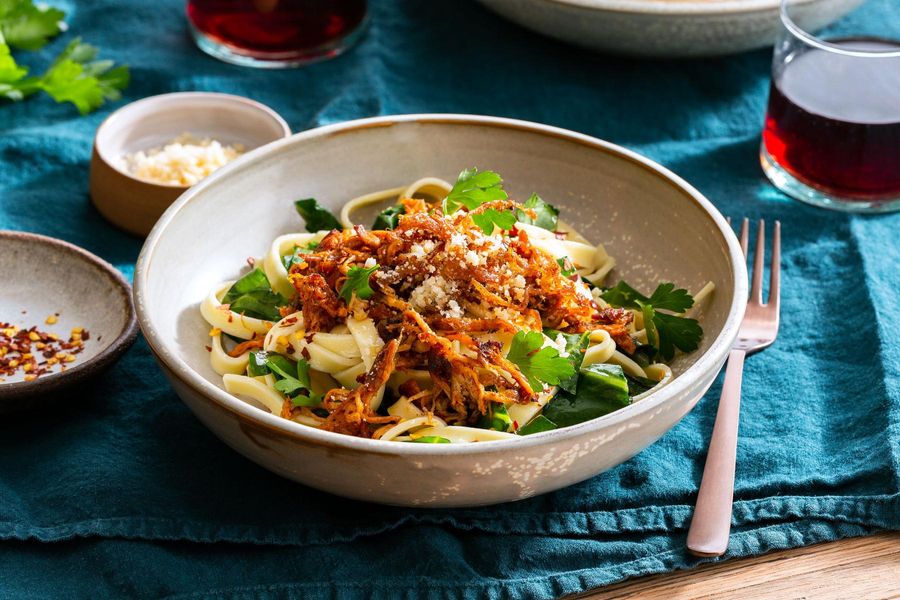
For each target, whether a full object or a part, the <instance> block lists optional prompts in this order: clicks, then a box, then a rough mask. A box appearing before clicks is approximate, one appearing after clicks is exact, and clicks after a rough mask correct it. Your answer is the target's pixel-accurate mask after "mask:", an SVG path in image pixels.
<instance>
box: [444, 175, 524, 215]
mask: <svg viewBox="0 0 900 600" xmlns="http://www.w3.org/2000/svg"><path fill="white" fill-rule="evenodd" d="M502 183H503V178H502V177H500V175H499V174H497V173H495V172H494V171H481V172H480V173H479V172H478V169H476V168H475V167H472V168H471V169H466V170H464V171H463V172H462V173H460V174H459V177H458V178H457V180H456V183H454V184H453V188H452V189H451V190H450V193H449V194H447V197H446V198H444V202H443V208H444V214H447V215H449V214H451V213H455V212H456V211H458V210H459V209H460V208H461V207H463V206H465V207H466V208H468V209H469V210H474V209H476V208H478V207H479V206H481V205H482V204H484V203H485V202H491V201H492V200H506V199H507V198H508V196H507V195H506V192H505V191H504V190H503V185H502Z"/></svg>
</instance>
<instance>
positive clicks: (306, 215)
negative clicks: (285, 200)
mask: <svg viewBox="0 0 900 600" xmlns="http://www.w3.org/2000/svg"><path fill="white" fill-rule="evenodd" d="M294 207H295V208H296V209H297V212H298V213H300V216H301V217H303V220H304V221H305V222H306V230H307V231H309V232H310V233H316V232H317V231H331V230H332V229H343V227H342V226H341V222H340V221H338V220H337V219H336V218H335V217H334V215H333V214H331V213H330V212H328V210H327V209H325V208H323V207H322V206H321V205H320V204H319V203H318V202H316V199H315V198H304V199H302V200H297V201H296V202H294Z"/></svg>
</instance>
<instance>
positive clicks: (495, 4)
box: [480, 0, 864, 58]
mask: <svg viewBox="0 0 900 600" xmlns="http://www.w3.org/2000/svg"><path fill="white" fill-rule="evenodd" d="M863 1H864V0H797V4H798V6H799V8H798V11H797V20H798V24H799V25H801V26H802V27H803V28H804V29H806V30H807V31H814V30H817V29H820V28H822V27H824V26H825V25H828V24H829V23H831V22H833V21H835V20H837V19H839V18H840V17H842V16H844V15H845V14H847V13H848V12H850V11H851V10H853V9H854V8H856V7H857V6H859V5H860V4H862V2H863ZM480 2H481V3H482V4H484V5H485V6H488V7H490V8H491V9H492V10H494V11H495V12H497V13H498V14H500V15H502V16H504V17H506V18H507V19H509V20H511V21H514V22H515V23H518V24H519V25H522V26H523V27H527V28H528V29H532V30H534V31H537V32H539V33H543V34H545V35H548V36H550V37H554V38H557V39H559V40H563V41H565V42H570V43H573V44H577V45H579V46H585V47H588V48H593V49H595V50H604V51H610V52H616V53H621V54H628V55H632V56H644V57H657V58H682V57H691V56H717V55H722V54H732V53H735V52H743V51H745V50H752V49H754V48H761V47H763V46H770V45H772V44H773V43H774V42H775V34H776V33H777V31H778V28H779V27H780V21H779V7H780V4H781V3H780V0H480Z"/></svg>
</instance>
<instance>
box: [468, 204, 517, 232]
mask: <svg viewBox="0 0 900 600" xmlns="http://www.w3.org/2000/svg"><path fill="white" fill-rule="evenodd" d="M472 221H474V222H475V224H476V225H478V227H480V228H481V230H482V231H483V232H485V233H486V234H487V235H491V234H492V233H494V226H496V227H497V228H498V229H503V230H506V231H509V230H510V229H512V228H513V225H515V224H516V216H515V215H514V214H512V213H511V212H509V211H502V212H501V211H499V210H497V209H494V208H489V209H487V210H485V211H483V212H480V213H477V214H474V215H472Z"/></svg>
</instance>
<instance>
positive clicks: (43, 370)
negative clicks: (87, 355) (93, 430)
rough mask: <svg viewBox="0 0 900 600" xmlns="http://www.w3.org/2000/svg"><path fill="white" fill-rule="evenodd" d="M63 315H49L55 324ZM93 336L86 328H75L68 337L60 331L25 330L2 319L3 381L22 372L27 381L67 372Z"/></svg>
mask: <svg viewBox="0 0 900 600" xmlns="http://www.w3.org/2000/svg"><path fill="white" fill-rule="evenodd" d="M58 321H59V314H58V313H56V314H53V315H50V316H49V317H47V319H46V321H45V323H46V324H48V325H53V324H55V323H57V322H58ZM90 337H91V334H90V332H88V331H85V330H84V329H83V328H82V327H75V328H73V329H72V331H71V333H70V334H69V339H68V340H65V339H63V338H61V337H60V336H59V335H58V334H56V333H50V332H47V331H40V330H38V328H37V326H33V327H29V328H28V329H24V328H21V327H17V326H15V325H13V324H12V323H3V322H0V383H2V382H3V381H5V380H6V378H7V377H10V376H16V375H18V374H20V373H21V374H22V380H23V381H33V380H35V379H37V378H38V377H40V376H41V375H46V374H48V373H53V372H55V371H56V372H60V373H61V372H63V371H65V370H66V369H67V368H68V366H70V365H71V363H73V362H75V361H76V360H77V359H78V356H77V355H78V354H80V353H81V352H82V350H84V342H86V341H87V340H89V339H90Z"/></svg>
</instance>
